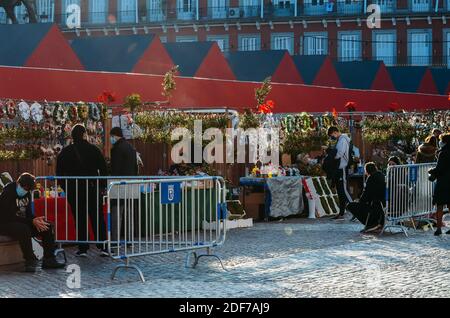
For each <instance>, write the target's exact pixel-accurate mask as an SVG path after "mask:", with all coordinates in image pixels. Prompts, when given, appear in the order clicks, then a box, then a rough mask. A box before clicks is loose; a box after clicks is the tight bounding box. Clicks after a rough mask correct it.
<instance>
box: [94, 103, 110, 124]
mask: <svg viewBox="0 0 450 318" xmlns="http://www.w3.org/2000/svg"><path fill="white" fill-rule="evenodd" d="M97 107H98V109H99V110H100V119H101V120H106V119H108V106H106V105H105V104H103V103H98V105H97Z"/></svg>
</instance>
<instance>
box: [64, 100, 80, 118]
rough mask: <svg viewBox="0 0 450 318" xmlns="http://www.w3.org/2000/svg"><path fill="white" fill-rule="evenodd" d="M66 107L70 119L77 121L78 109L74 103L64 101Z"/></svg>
mask: <svg viewBox="0 0 450 318" xmlns="http://www.w3.org/2000/svg"><path fill="white" fill-rule="evenodd" d="M66 107H67V115H68V117H69V119H70V121H73V122H77V121H78V109H77V106H76V105H75V104H74V103H66Z"/></svg>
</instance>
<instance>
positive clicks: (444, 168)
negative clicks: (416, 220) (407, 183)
mask: <svg viewBox="0 0 450 318" xmlns="http://www.w3.org/2000/svg"><path fill="white" fill-rule="evenodd" d="M439 139H440V143H439V144H440V146H441V149H440V150H439V152H438V161H437V165H436V167H435V168H434V169H431V170H430V171H429V173H430V175H431V180H436V186H435V188H434V193H433V204H436V206H437V208H436V220H437V225H436V227H437V229H436V232H435V233H434V235H441V234H442V231H441V227H442V216H443V214H444V212H443V211H444V205H446V206H447V207H450V134H442V135H441V136H440V137H439ZM446 234H450V231H447V232H446Z"/></svg>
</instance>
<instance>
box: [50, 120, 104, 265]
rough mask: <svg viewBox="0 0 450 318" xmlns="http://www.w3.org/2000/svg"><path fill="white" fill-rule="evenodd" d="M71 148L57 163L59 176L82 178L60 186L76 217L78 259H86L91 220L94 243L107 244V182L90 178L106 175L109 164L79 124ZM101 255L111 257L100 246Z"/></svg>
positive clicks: (69, 147) (73, 135)
mask: <svg viewBox="0 0 450 318" xmlns="http://www.w3.org/2000/svg"><path fill="white" fill-rule="evenodd" d="M71 135H72V141H73V143H72V144H71V145H68V146H67V147H65V148H63V150H62V151H61V152H60V153H59V155H58V157H57V160H56V175H57V176H63V177H64V176H69V177H79V178H78V180H74V179H67V180H64V179H62V181H61V187H62V188H63V189H64V191H65V193H66V196H67V201H68V202H69V204H70V207H71V210H72V214H73V216H74V221H75V226H76V231H77V240H78V241H80V243H79V245H78V252H76V255H77V256H80V257H86V256H87V252H88V250H89V244H87V243H82V242H87V241H88V238H89V229H88V225H87V223H88V219H89V220H90V223H91V228H92V231H93V232H94V240H95V241H97V242H99V241H102V242H103V241H106V225H105V220H104V217H103V206H102V197H103V194H104V192H105V190H106V180H100V181H99V182H98V183H97V181H96V180H93V179H83V177H84V176H87V177H98V176H106V175H107V169H106V161H105V157H104V156H103V154H102V153H101V151H100V149H99V148H98V147H97V146H95V145H93V144H91V143H89V142H88V141H87V132H86V128H85V127H84V126H83V125H81V124H77V125H75V126H73V128H72V132H71ZM97 248H98V249H99V251H100V256H108V255H109V254H108V252H107V250H106V247H105V246H104V245H102V244H97Z"/></svg>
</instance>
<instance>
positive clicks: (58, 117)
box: [53, 102, 67, 125]
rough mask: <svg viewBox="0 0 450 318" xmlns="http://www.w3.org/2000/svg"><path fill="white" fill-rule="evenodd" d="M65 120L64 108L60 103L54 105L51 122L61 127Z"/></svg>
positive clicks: (65, 112)
mask: <svg viewBox="0 0 450 318" xmlns="http://www.w3.org/2000/svg"><path fill="white" fill-rule="evenodd" d="M66 119H67V111H66V109H65V107H64V106H63V105H62V104H61V103H60V102H56V103H55V108H54V110H53V120H54V122H55V123H56V124H57V125H62V124H64V123H65V121H66Z"/></svg>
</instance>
